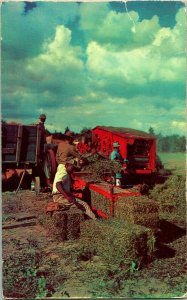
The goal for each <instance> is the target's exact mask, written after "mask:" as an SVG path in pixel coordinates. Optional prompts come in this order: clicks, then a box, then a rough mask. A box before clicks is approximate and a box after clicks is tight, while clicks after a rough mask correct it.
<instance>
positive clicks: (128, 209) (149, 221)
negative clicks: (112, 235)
mask: <svg viewBox="0 0 187 300" xmlns="http://www.w3.org/2000/svg"><path fill="white" fill-rule="evenodd" d="M114 216H115V217H116V218H117V219H121V220H125V221H127V222H131V223H134V224H139V225H143V226H146V227H150V228H155V229H156V227H157V226H158V221H159V205H158V204H157V203H156V202H155V201H154V200H151V199H149V198H147V197H118V201H117V202H115V204H114Z"/></svg>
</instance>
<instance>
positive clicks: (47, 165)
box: [44, 149, 57, 181]
mask: <svg viewBox="0 0 187 300" xmlns="http://www.w3.org/2000/svg"><path fill="white" fill-rule="evenodd" d="M56 167H57V166H56V157H55V153H54V151H53V150H52V149H49V150H47V153H46V157H45V160H44V173H45V176H46V178H47V179H48V180H50V181H53V179H54V176H55V173H56Z"/></svg>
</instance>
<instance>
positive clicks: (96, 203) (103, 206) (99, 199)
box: [90, 190, 111, 215]
mask: <svg viewBox="0 0 187 300" xmlns="http://www.w3.org/2000/svg"><path fill="white" fill-rule="evenodd" d="M90 192H91V205H92V207H95V208H96V209H99V210H101V211H103V212H104V213H105V214H108V215H109V214H110V203H111V200H110V199H108V198H106V197H105V196H103V195H100V194H99V193H97V192H95V191H93V190H90Z"/></svg>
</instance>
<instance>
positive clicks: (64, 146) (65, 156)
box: [56, 131, 80, 165]
mask: <svg viewBox="0 0 187 300" xmlns="http://www.w3.org/2000/svg"><path fill="white" fill-rule="evenodd" d="M73 135H74V134H73V132H71V131H68V132H67V134H66V135H65V138H64V141H62V142H61V143H59V144H58V149H57V153H56V161H57V163H58V164H64V165H65V163H66V162H68V161H70V160H72V159H73V158H77V159H80V155H79V153H78V151H77V150H76V147H75V145H73V143H72V142H73Z"/></svg>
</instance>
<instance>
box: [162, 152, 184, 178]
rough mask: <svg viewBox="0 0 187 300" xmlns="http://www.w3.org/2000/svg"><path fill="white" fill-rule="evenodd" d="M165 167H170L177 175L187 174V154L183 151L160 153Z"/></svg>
mask: <svg viewBox="0 0 187 300" xmlns="http://www.w3.org/2000/svg"><path fill="white" fill-rule="evenodd" d="M158 155H159V157H160V158H161V161H162V163H163V165H164V168H165V169H169V170H171V171H172V173H173V174H175V175H185V174H186V154H185V153H183V152H177V153H163V152H160V153H158Z"/></svg>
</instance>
